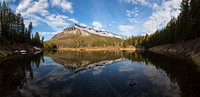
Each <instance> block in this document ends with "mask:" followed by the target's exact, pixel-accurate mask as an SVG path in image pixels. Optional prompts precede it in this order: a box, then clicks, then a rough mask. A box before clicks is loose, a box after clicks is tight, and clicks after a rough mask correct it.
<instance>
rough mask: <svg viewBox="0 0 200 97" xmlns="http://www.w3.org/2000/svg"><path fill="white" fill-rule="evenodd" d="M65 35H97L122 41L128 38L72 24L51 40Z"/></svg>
mask: <svg viewBox="0 0 200 97" xmlns="http://www.w3.org/2000/svg"><path fill="white" fill-rule="evenodd" d="M67 34H78V35H82V36H90V35H99V36H103V37H114V38H119V39H122V40H125V39H127V38H128V37H127V36H124V35H118V34H114V33H111V32H108V31H103V30H97V29H95V28H90V27H85V26H81V25H78V24H73V25H72V26H70V27H67V28H65V29H64V30H63V31H61V32H59V33H57V34H56V35H54V36H53V37H52V38H51V39H56V38H59V37H62V36H63V35H67Z"/></svg>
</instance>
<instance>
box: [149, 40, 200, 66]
mask: <svg viewBox="0 0 200 97" xmlns="http://www.w3.org/2000/svg"><path fill="white" fill-rule="evenodd" d="M149 51H151V52H154V53H159V54H163V55H168V56H175V57H178V58H187V59H190V60H191V61H193V62H194V63H195V64H197V65H199V66H200V38H197V39H193V40H190V41H186V42H178V43H174V44H166V45H162V46H156V47H152V48H150V49H149Z"/></svg>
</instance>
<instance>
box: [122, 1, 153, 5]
mask: <svg viewBox="0 0 200 97" xmlns="http://www.w3.org/2000/svg"><path fill="white" fill-rule="evenodd" d="M118 1H119V2H126V3H130V4H142V5H149V4H150V3H149V2H148V1H149V0H118Z"/></svg>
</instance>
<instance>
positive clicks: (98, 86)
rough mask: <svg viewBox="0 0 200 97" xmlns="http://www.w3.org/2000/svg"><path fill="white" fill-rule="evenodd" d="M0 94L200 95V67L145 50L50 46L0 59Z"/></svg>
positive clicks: (58, 96) (80, 96) (47, 96)
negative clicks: (48, 49) (76, 49)
mask: <svg viewBox="0 0 200 97" xmlns="http://www.w3.org/2000/svg"><path fill="white" fill-rule="evenodd" d="M0 97H200V69H199V67H197V66H196V65H194V64H192V63H191V62H188V61H186V60H182V59H176V58H169V57H166V56H162V55H158V54H154V53H150V52H138V53H136V52H126V51H124V52H120V51H119V52H111V51H110V52H105V51H95V52H69V51H51V52H44V53H38V54H35V55H33V56H28V55H24V56H16V57H14V58H9V59H7V60H4V61H3V62H1V63H0Z"/></svg>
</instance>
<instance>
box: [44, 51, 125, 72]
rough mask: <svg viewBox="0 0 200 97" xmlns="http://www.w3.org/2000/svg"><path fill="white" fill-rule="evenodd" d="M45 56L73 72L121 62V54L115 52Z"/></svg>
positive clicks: (70, 52) (59, 53) (67, 53)
mask: <svg viewBox="0 0 200 97" xmlns="http://www.w3.org/2000/svg"><path fill="white" fill-rule="evenodd" d="M45 55H46V56H49V57H51V58H52V59H53V60H54V61H55V62H57V63H59V64H61V65H63V66H64V67H65V68H67V69H70V70H73V71H75V72H78V71H81V70H85V69H89V68H94V67H96V66H104V65H107V64H111V63H114V62H117V61H120V60H123V52H116V51H113V52H106V51H92V52H78V51H77V52H76V51H68V52H66V51H56V52H45Z"/></svg>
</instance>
